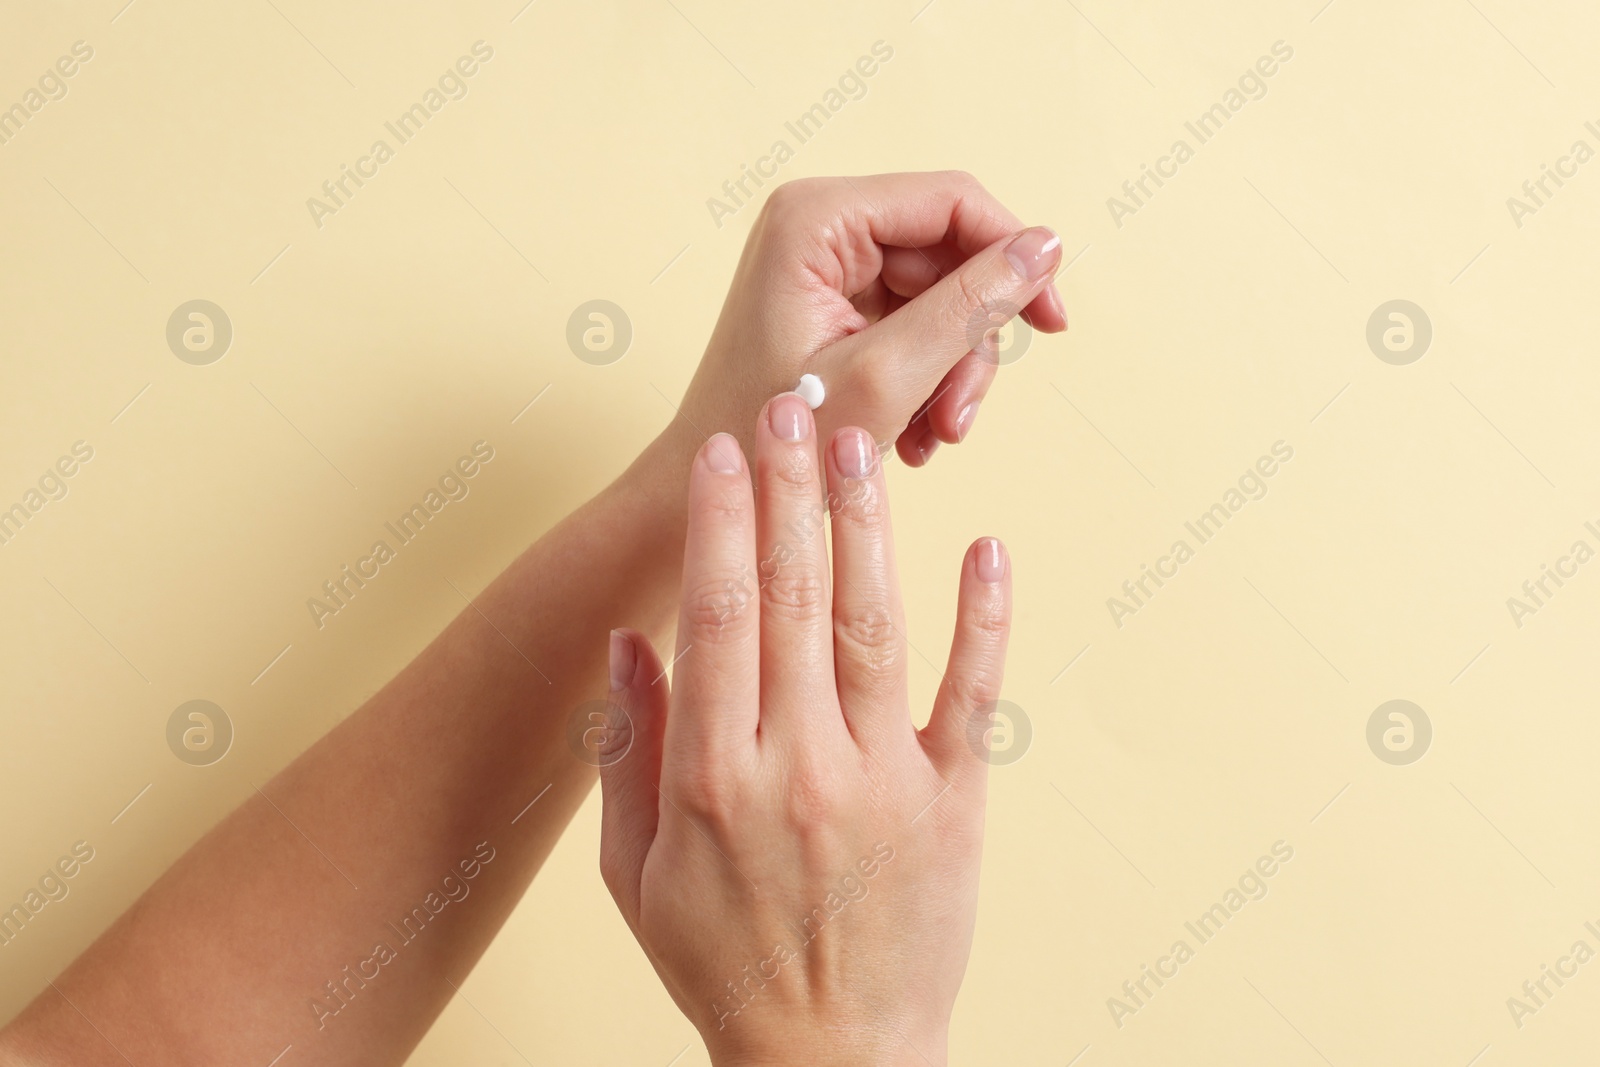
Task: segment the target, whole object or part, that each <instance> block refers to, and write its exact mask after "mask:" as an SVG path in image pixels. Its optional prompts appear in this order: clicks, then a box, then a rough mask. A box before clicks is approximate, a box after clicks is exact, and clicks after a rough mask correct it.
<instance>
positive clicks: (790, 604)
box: [761, 566, 828, 622]
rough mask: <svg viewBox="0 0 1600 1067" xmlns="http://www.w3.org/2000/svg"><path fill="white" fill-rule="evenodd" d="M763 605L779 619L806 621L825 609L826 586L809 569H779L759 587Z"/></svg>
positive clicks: (818, 576) (820, 577)
mask: <svg viewBox="0 0 1600 1067" xmlns="http://www.w3.org/2000/svg"><path fill="white" fill-rule="evenodd" d="M761 591H762V593H763V604H764V606H765V607H766V608H767V609H769V610H771V611H773V612H775V613H776V614H777V615H778V616H779V617H780V618H785V619H788V620H791V621H794V622H808V621H810V620H812V619H816V618H818V617H820V616H821V615H822V613H823V612H824V611H825V610H827V606H828V587H827V585H826V583H824V582H823V580H822V576H821V575H820V574H818V573H817V572H816V571H814V570H812V569H811V568H809V567H798V566H797V567H787V568H779V569H778V570H777V571H776V572H775V573H774V574H773V575H772V576H771V577H769V578H768V579H767V580H766V581H764V582H763V583H762V584H761Z"/></svg>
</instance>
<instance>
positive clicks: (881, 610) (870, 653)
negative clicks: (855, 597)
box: [833, 604, 904, 673]
mask: <svg viewBox="0 0 1600 1067" xmlns="http://www.w3.org/2000/svg"><path fill="white" fill-rule="evenodd" d="M833 633H834V641H835V642H836V643H837V644H838V645H839V646H840V651H841V653H842V654H843V655H845V656H848V657H849V658H850V659H851V660H853V661H854V662H856V663H859V664H861V665H863V666H865V667H868V668H869V669H871V670H873V671H876V672H885V673H887V672H890V671H893V670H895V669H896V668H898V667H899V666H900V665H901V664H902V663H903V662H904V653H903V642H902V641H901V640H900V631H899V630H898V629H896V627H895V624H894V618H893V616H891V615H890V613H889V611H888V609H887V608H885V607H884V606H883V605H881V604H864V605H855V606H851V607H849V608H845V609H844V610H842V611H841V612H839V613H837V614H835V616H834V621H833Z"/></svg>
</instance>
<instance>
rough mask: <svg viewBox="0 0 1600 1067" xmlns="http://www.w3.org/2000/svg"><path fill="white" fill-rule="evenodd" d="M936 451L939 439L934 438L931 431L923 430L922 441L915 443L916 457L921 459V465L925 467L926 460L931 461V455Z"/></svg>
mask: <svg viewBox="0 0 1600 1067" xmlns="http://www.w3.org/2000/svg"><path fill="white" fill-rule="evenodd" d="M938 450H939V438H937V437H935V436H934V433H933V430H932V429H928V430H924V431H923V432H922V440H920V441H918V442H917V455H919V456H921V457H922V465H923V466H927V465H928V460H930V459H932V458H933V454H934V453H935V452H937V451H938Z"/></svg>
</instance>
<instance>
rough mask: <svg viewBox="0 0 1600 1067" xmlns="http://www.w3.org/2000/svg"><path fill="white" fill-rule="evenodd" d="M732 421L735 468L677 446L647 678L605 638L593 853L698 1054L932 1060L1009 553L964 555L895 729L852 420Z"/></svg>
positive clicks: (777, 417)
mask: <svg viewBox="0 0 1600 1067" xmlns="http://www.w3.org/2000/svg"><path fill="white" fill-rule="evenodd" d="M755 437H756V444H755V460H756V462H755V473H754V476H753V479H752V476H751V474H750V472H749V470H748V468H747V467H746V465H745V463H744V461H743V459H742V457H741V454H740V452H741V450H740V449H739V447H738V444H737V443H736V442H735V441H734V440H733V439H732V438H731V437H728V436H726V435H719V436H718V437H716V438H713V439H712V440H711V441H710V442H708V443H707V444H706V446H705V447H704V448H703V449H702V450H701V452H700V455H699V457H698V458H697V459H696V460H695V463H694V470H693V474H692V475H691V478H690V484H689V534H688V547H687V551H686V555H685V560H684V571H683V602H682V606H681V608H680V615H679V623H678V646H679V647H678V654H679V655H681V656H683V659H681V660H680V662H679V667H678V669H677V673H676V675H675V676H674V679H673V681H672V682H671V683H670V693H669V691H668V690H669V683H668V682H667V681H666V680H665V679H664V678H661V677H660V675H661V673H662V670H661V658H660V657H659V656H658V655H657V654H656V653H655V651H654V650H653V649H652V648H651V646H650V643H649V642H648V641H647V640H646V639H645V638H644V636H643V635H642V634H639V633H636V632H631V631H619V632H617V633H615V634H614V635H613V649H612V654H611V672H612V686H613V694H612V697H611V700H612V701H613V702H615V704H616V706H617V708H618V709H619V710H618V711H616V712H614V713H613V715H612V717H611V718H612V723H611V725H612V727H613V728H612V729H611V730H610V731H609V733H608V738H607V743H606V745H605V751H606V752H607V753H608V754H609V757H610V758H608V759H606V760H604V761H602V770H601V782H602V786H603V790H604V795H605V796H604V799H605V806H604V814H603V820H602V827H603V828H602V840H601V861H600V867H601V871H602V873H603V874H604V876H605V879H606V884H607V886H608V887H609V888H610V889H611V892H612V895H613V896H614V897H615V898H616V901H617V904H618V906H619V907H620V909H621V910H622V914H623V917H624V918H626V919H627V921H628V924H629V926H630V927H632V929H633V932H634V935H635V936H636V937H637V938H638V940H639V943H640V945H641V946H643V948H644V950H645V952H646V954H647V955H648V956H649V957H650V959H651V962H652V963H653V964H654V965H655V968H656V971H657V972H658V973H659V974H660V976H661V978H662V981H663V982H665V983H666V986H667V988H668V990H669V991H670V992H671V993H672V996H673V998H674V999H675V1000H676V1001H677V1003H678V1006H679V1007H680V1008H681V1009H682V1010H683V1012H684V1014H685V1015H687V1016H688V1018H689V1020H690V1021H691V1022H692V1023H693V1024H694V1025H695V1026H696V1028H697V1029H698V1030H699V1031H700V1034H701V1037H702V1038H704V1040H705V1042H706V1047H707V1049H708V1050H709V1051H710V1053H711V1059H712V1063H713V1064H715V1065H717V1067H755V1065H773V1064H791V1063H805V1064H839V1065H844V1064H874V1065H880V1064H895V1063H906V1064H914V1063H923V1064H938V1063H943V1062H945V1060H946V1046H947V1040H946V1034H947V1030H948V1027H949V1021H950V1013H951V1010H952V1007H953V1005H954V1002H955V997H956V992H957V990H958V988H959V987H960V985H961V978H962V975H963V973H964V972H965V969H966V964H967V957H968V955H969V953H970V951H971V947H972V931H973V923H974V919H975V915H976V911H977V901H978V866H979V859H980V854H981V851H982V844H983V810H984V794H985V787H986V782H987V770H988V764H987V761H986V760H985V759H983V758H981V757H980V755H979V752H981V751H982V749H981V748H975V747H974V746H973V744H972V741H971V739H972V738H973V737H974V735H975V734H976V735H977V736H981V734H982V732H983V730H985V729H986V728H987V727H986V723H987V721H988V719H989V713H992V709H993V703H992V702H993V701H995V700H996V699H998V696H999V692H1000V681H1001V674H1002V669H1003V665H1004V659H1005V646H1006V638H1007V635H1008V633H1009V629H1010V617H1011V575H1010V565H1009V561H1008V559H1007V556H1006V554H1005V550H1004V548H1003V547H1002V546H1001V545H1000V543H999V542H998V541H996V540H994V539H993V538H985V539H983V540H981V541H979V542H977V543H975V544H974V545H973V546H972V547H971V549H969V550H968V552H967V555H966V558H965V560H964V561H963V564H962V570H961V592H960V600H959V608H958V621H957V625H956V633H955V640H954V643H953V645H952V648H951V653H950V664H949V667H948V669H947V671H946V673H945V678H944V682H943V684H942V685H941V686H940V689H939V694H938V698H937V701H936V703H935V705H934V708H933V713H932V716H931V717H930V719H929V721H928V725H927V727H926V728H925V729H923V730H920V731H919V730H917V729H916V728H915V727H914V726H913V724H912V720H911V715H910V706H909V702H908V698H907V689H906V687H907V679H906V639H905V636H904V633H905V622H904V612H903V610H902V606H901V600H900V590H899V584H898V579H897V576H896V573H895V566H894V559H893V555H894V553H893V542H892V537H891V534H890V529H889V510H888V501H887V498H886V494H885V486H884V480H883V471H882V467H881V465H880V464H879V463H878V455H877V451H876V448H875V447H874V444H873V442H872V438H871V436H870V435H869V434H868V433H867V432H866V431H865V430H860V429H854V428H846V429H842V430H840V431H838V432H837V433H836V434H835V435H834V436H833V438H832V441H831V443H830V444H829V445H827V446H825V447H824V448H823V449H822V450H820V451H819V448H818V440H817V435H816V427H815V425H814V424H813V421H812V418H811V414H810V412H809V411H807V410H806V406H805V404H804V403H803V402H800V400H799V398H798V397H796V396H795V395H794V394H786V395H783V396H780V397H777V398H776V399H774V400H773V401H772V403H771V404H770V405H769V406H768V409H767V411H766V413H764V417H763V418H762V419H761V420H760V422H759V424H758V429H757V431H756V435H755ZM752 480H753V482H754V487H753V488H754V492H753V493H752ZM825 481H826V482H827V483H828V484H830V485H832V486H833V487H834V490H833V492H832V493H830V494H828V500H829V504H830V505H831V511H832V533H833V538H832V543H833V568H832V573H831V575H830V571H829V566H828V560H827V558H826V546H825V545H824V544H823V538H822V537H821V536H820V533H821V531H820V530H818V531H817V536H813V537H807V538H801V537H796V536H795V534H794V533H793V531H794V530H795V529H797V528H801V527H803V526H804V524H805V523H806V522H807V517H808V516H810V515H812V514H814V513H815V509H816V508H817V507H818V505H819V504H820V503H821V502H822V500H823V497H824V491H823V484H824V482H825ZM758 561H759V562H758ZM753 573H759V574H760V575H761V579H760V580H759V581H758V582H754V583H751V589H750V592H751V593H752V595H751V596H750V598H749V599H748V600H742V601H741V600H738V599H737V598H736V599H735V600H734V601H733V602H732V603H731V604H730V602H729V601H728V599H727V598H726V594H725V592H724V590H725V589H727V588H728V587H729V585H730V584H732V585H736V586H737V585H738V584H739V582H740V580H741V576H743V575H748V574H753ZM986 705H987V709H986V707H985V706H986Z"/></svg>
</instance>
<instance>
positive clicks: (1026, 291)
mask: <svg viewBox="0 0 1600 1067" xmlns="http://www.w3.org/2000/svg"><path fill="white" fill-rule="evenodd" d="M1060 264H1061V238H1059V237H1057V236H1056V234H1055V231H1053V230H1051V229H1049V228H1048V227H1045V226H1034V227H1031V228H1029V229H1026V230H1022V231H1021V232H1019V233H1016V234H1013V235H1011V236H1010V237H1006V238H1002V239H1001V240H999V241H996V242H995V243H994V244H992V245H990V246H989V247H988V248H985V249H984V250H983V251H981V252H979V253H977V254H976V255H974V256H972V258H970V259H968V260H967V261H966V262H965V263H963V264H961V266H960V267H958V268H957V269H956V270H954V271H952V272H951V273H950V274H948V275H946V276H945V277H944V278H942V279H940V280H939V281H938V282H937V283H935V284H934V285H932V286H930V287H929V288H928V289H926V290H925V291H924V292H922V293H921V294H920V295H918V296H917V297H916V298H915V299H914V300H912V301H910V302H909V303H907V304H906V305H905V306H904V307H902V308H900V309H899V310H897V311H895V312H894V313H893V314H891V315H888V316H886V317H885V318H883V319H881V320H880V321H878V322H876V323H873V324H872V325H871V326H869V327H867V328H866V329H865V330H862V331H860V332H858V333H854V334H852V335H850V336H849V337H846V338H844V339H842V340H840V341H837V342H835V343H834V344H832V345H830V346H828V347H827V348H826V349H824V350H823V351H822V352H821V353H819V354H818V357H817V361H816V362H817V369H816V374H817V375H818V376H819V377H820V378H821V379H822V381H823V384H824V386H825V387H826V389H827V392H828V403H827V404H826V405H825V406H824V407H823V408H822V409H821V410H819V412H818V415H819V416H820V415H822V413H823V412H826V413H827V420H826V421H827V422H828V423H830V424H832V425H830V426H829V427H828V429H832V428H834V426H861V427H864V428H866V429H867V430H868V431H870V432H871V433H872V434H873V436H874V437H876V438H878V439H879V440H882V439H883V438H884V437H885V436H887V435H889V434H898V433H899V432H900V431H901V430H903V429H905V427H906V425H907V424H908V423H909V422H910V421H911V420H912V418H913V416H916V415H918V414H919V413H921V412H923V411H924V410H925V409H926V408H928V407H931V406H932V404H933V403H935V402H938V403H940V404H941V405H950V404H953V405H954V406H953V407H952V408H951V410H952V411H959V410H960V409H961V408H963V407H965V406H966V405H967V404H968V403H970V402H972V401H973V400H977V399H981V397H982V394H983V392H985V391H986V390H987V389H988V386H989V382H990V381H992V380H993V378H994V371H995V361H994V360H993V359H989V360H982V359H980V360H976V361H975V363H976V366H975V367H974V369H973V372H972V373H968V374H963V375H959V376H957V377H958V378H959V380H960V381H961V391H962V393H963V395H961V396H959V397H957V396H950V397H944V398H936V397H935V396H934V393H935V391H936V390H937V389H938V387H939V385H940V382H941V381H943V380H944V379H945V376H946V374H947V373H948V372H949V371H950V370H951V368H952V367H954V366H955V365H956V363H957V362H958V361H959V360H961V358H962V357H963V356H965V355H967V354H968V353H969V352H972V351H973V350H974V349H982V348H983V347H984V346H985V344H986V338H988V337H989V336H991V335H992V332H993V331H994V330H995V329H996V328H997V327H999V326H1002V325H1004V324H1005V323H1006V322H1008V321H1010V319H1012V318H1013V317H1014V316H1015V315H1016V314H1017V313H1018V312H1020V311H1021V310H1022V309H1023V308H1024V307H1027V306H1028V303H1029V301H1031V300H1032V299H1033V298H1034V297H1036V296H1038V295H1039V294H1040V293H1041V292H1043V291H1044V288H1045V286H1047V285H1049V284H1050V279H1051V277H1053V276H1054V274H1055V272H1056V268H1057V267H1059V266H1060ZM969 394H970V395H969Z"/></svg>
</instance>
